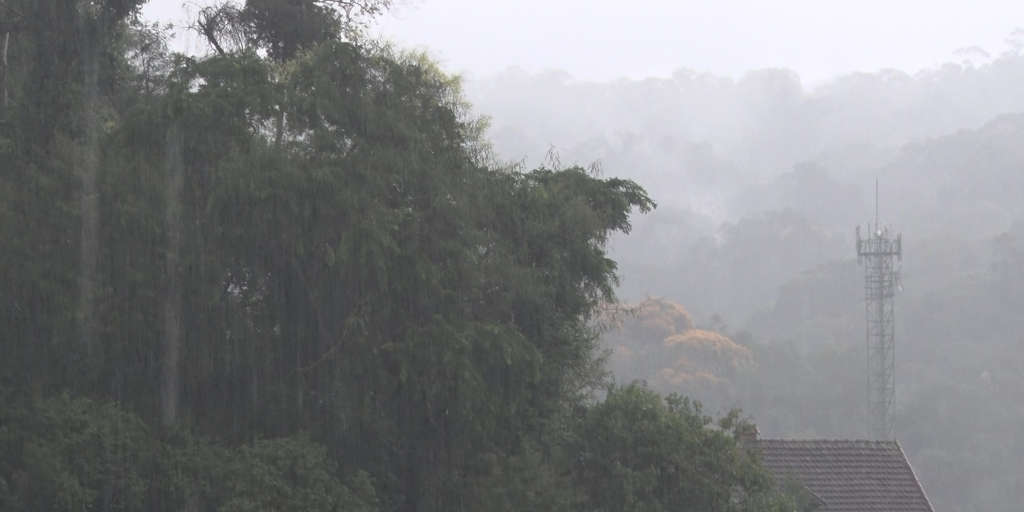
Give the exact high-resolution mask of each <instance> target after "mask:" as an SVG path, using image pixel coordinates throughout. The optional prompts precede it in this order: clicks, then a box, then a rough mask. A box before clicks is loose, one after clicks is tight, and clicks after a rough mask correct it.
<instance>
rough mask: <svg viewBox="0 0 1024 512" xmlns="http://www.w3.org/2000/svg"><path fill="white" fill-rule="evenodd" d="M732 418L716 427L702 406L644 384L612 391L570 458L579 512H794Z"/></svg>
mask: <svg viewBox="0 0 1024 512" xmlns="http://www.w3.org/2000/svg"><path fill="white" fill-rule="evenodd" d="M744 426H745V425H744V424H743V422H741V421H739V416H738V413H736V412H733V413H731V414H730V415H728V416H725V417H723V418H722V419H721V420H719V422H718V424H717V425H716V426H712V420H711V418H709V417H707V416H705V415H703V413H702V410H701V406H700V403H698V402H691V401H689V400H688V399H685V398H681V397H679V396H678V395H671V396H669V397H667V398H662V397H661V396H659V395H658V394H656V393H654V392H652V391H650V390H648V389H647V388H645V387H643V386H640V385H638V384H635V383H634V384H630V385H628V386H624V387H612V388H610V389H609V390H608V394H607V396H606V398H605V400H604V401H603V402H601V403H599V404H596V405H594V406H592V407H590V408H588V410H587V411H586V412H585V413H584V414H583V416H582V418H581V419H580V420H579V427H578V431H577V432H576V438H575V441H574V443H573V444H572V446H571V448H570V449H569V453H575V454H578V458H577V460H576V464H575V465H574V470H573V480H574V482H575V484H576V485H577V486H578V488H579V489H580V491H581V494H582V498H581V505H580V507H579V510H592V511H603V510H609V511H611V510H615V511H662V510H664V511H668V510H709V511H743V510H751V511H753V510H762V511H764V510H778V511H780V512H781V511H783V510H794V507H793V506H792V503H791V502H790V501H789V499H788V498H786V497H784V496H783V495H781V494H778V493H777V491H776V489H775V488H774V486H773V484H772V480H771V478H770V477H769V476H768V474H767V473H766V472H765V471H764V470H763V469H761V468H760V466H759V465H758V464H757V463H756V462H755V461H754V460H753V459H752V458H751V456H750V455H749V454H748V453H747V452H746V451H745V450H744V449H743V448H742V447H741V446H739V445H738V443H737V442H736V440H735V437H734V435H735V434H734V433H733V432H732V430H733V429H736V430H737V431H738V430H739V429H742V428H744Z"/></svg>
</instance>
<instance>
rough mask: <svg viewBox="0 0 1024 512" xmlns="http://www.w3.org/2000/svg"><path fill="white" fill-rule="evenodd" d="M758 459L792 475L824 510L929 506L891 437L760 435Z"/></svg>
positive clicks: (927, 510) (900, 510) (905, 510)
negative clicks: (855, 438)
mask: <svg viewBox="0 0 1024 512" xmlns="http://www.w3.org/2000/svg"><path fill="white" fill-rule="evenodd" d="M753 444H754V446H755V447H756V449H757V451H758V452H759V453H760V456H761V463H762V464H763V465H764V466H765V468H767V469H768V470H769V471H770V472H771V473H772V474H773V475H774V476H775V478H776V479H782V480H789V479H792V480H795V481H796V482H799V483H800V484H801V485H802V486H804V487H806V488H807V490H808V491H810V492H811V493H812V494H813V495H814V497H816V498H817V499H818V500H820V501H821V502H822V503H823V505H824V506H823V507H821V508H820V509H819V510H821V511H827V512H934V511H933V509H932V505H931V503H930V502H929V501H928V497H927V496H926V495H925V493H924V489H923V488H922V487H921V483H920V482H919V481H918V480H917V476H916V475H915V474H914V470H913V469H912V468H911V467H910V462H909V461H908V460H907V457H906V455H904V453H903V449H902V448H900V445H899V443H897V442H895V441H847V440H815V441H791V440H782V439H759V440H757V441H754V443H753Z"/></svg>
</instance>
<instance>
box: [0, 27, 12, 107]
mask: <svg viewBox="0 0 1024 512" xmlns="http://www.w3.org/2000/svg"><path fill="white" fill-rule="evenodd" d="M10 45H11V33H10V32H4V36H3V42H0V108H3V109H4V110H7V106H8V104H9V103H10V95H9V94H8V93H7V48H8V47H10Z"/></svg>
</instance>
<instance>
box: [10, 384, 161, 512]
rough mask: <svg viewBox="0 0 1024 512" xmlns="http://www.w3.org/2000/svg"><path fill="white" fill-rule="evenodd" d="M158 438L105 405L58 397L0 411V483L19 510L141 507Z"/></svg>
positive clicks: (65, 396)
mask: <svg viewBox="0 0 1024 512" xmlns="http://www.w3.org/2000/svg"><path fill="white" fill-rule="evenodd" d="M157 446H158V445H157V443H156V441H155V440H154V439H153V438H152V437H151V434H150V433H149V431H148V429H147V427H146V426H145V425H144V424H143V423H142V421H141V420H139V418H138V417H136V416H134V415H132V414H129V413H126V412H124V411H122V410H121V409H120V408H118V407H117V406H116V405H114V404H113V403H110V402H96V401H92V400H88V399H82V398H70V397H69V396H68V395H60V396H57V397H54V398H51V399H48V400H46V401H43V402H39V403H33V404H30V405H28V406H26V407H24V408H22V407H16V406H14V404H10V405H9V406H8V407H5V408H4V409H3V410H0V452H2V453H3V458H2V460H0V481H3V482H4V487H6V489H5V493H4V497H5V499H6V501H7V503H6V505H8V506H10V507H13V509H21V510H67V511H72V510H83V509H93V508H102V509H104V510H142V509H143V508H144V507H143V503H144V500H145V494H146V488H147V482H148V481H149V479H150V476H151V473H150V472H151V471H152V470H153V464H154V462H155V459H156V454H157Z"/></svg>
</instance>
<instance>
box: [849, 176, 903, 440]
mask: <svg viewBox="0 0 1024 512" xmlns="http://www.w3.org/2000/svg"><path fill="white" fill-rule="evenodd" d="M902 257H903V236H902V235H900V234H897V235H896V236H895V237H890V234H889V231H888V230H885V231H883V230H882V229H881V227H880V223H879V219H878V178H877V177H876V178H875V229H874V232H872V233H870V234H869V235H868V236H867V237H866V238H865V237H861V233H860V226H858V227H857V260H858V262H860V263H862V264H863V265H864V312H865V320H866V324H867V325H866V327H867V336H866V341H867V420H868V436H869V437H870V438H871V439H877V440H889V439H892V438H893V430H894V428H893V421H892V405H893V397H894V396H895V391H896V340H895V329H894V325H895V314H894V311H893V295H894V294H895V293H894V292H895V289H896V287H897V286H898V284H899V268H898V267H897V266H896V264H895V261H894V260H896V259H902Z"/></svg>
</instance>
